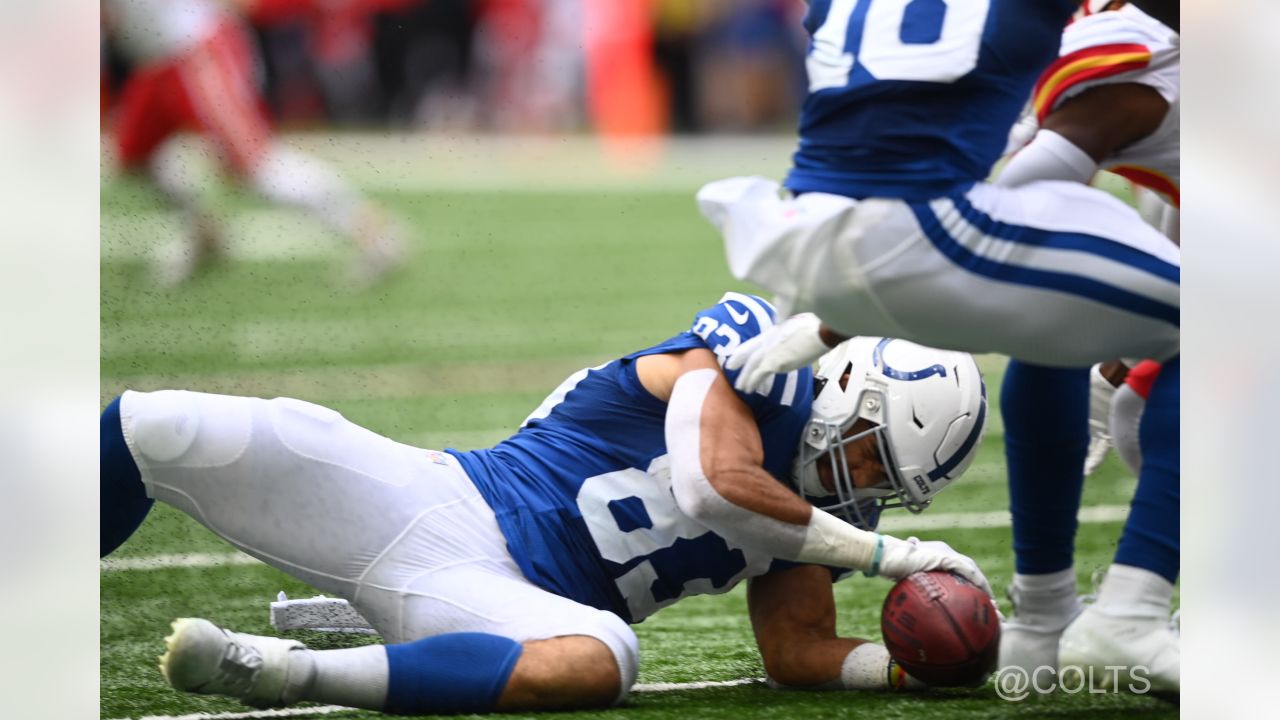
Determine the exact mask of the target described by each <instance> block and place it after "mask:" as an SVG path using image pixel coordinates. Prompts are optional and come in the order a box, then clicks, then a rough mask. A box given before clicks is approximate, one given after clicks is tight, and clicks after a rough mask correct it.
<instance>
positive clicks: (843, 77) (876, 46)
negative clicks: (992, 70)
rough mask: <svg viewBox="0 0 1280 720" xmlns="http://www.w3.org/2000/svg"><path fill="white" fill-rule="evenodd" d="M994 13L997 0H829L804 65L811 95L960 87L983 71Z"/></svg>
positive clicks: (814, 33)
mask: <svg viewBox="0 0 1280 720" xmlns="http://www.w3.org/2000/svg"><path fill="white" fill-rule="evenodd" d="M815 5H817V3H816V2H815ZM990 9H991V0H830V4H829V7H828V8H827V15H826V18H825V19H824V20H823V21H822V25H820V26H819V27H818V28H817V29H816V30H814V32H813V44H812V49H811V50H810V51H809V57H808V58H807V59H806V61H805V67H806V68H807V69H808V72H809V92H817V91H819V90H825V89H828V88H843V87H846V86H853V87H858V86H862V85H867V84H870V83H872V82H875V81H877V80H909V81H917V82H938V83H950V82H955V81H956V80H957V79H959V78H961V77H963V76H964V75H966V74H967V73H969V72H970V71H971V70H973V69H974V68H975V67H977V64H978V52H979V50H980V49H981V46H982V32H983V28H984V27H985V26H986V23H987V13H988V11H989V10H990Z"/></svg>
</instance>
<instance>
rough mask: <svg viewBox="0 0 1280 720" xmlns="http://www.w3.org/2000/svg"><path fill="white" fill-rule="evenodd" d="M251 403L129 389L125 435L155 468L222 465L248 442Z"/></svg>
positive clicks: (124, 403)
mask: <svg viewBox="0 0 1280 720" xmlns="http://www.w3.org/2000/svg"><path fill="white" fill-rule="evenodd" d="M250 402H251V400H250V399H248V398H231V397H223V396H214V395H205V394H202V393H194V392H188V391H185V390H160V391H157V392H149V393H140V392H134V391H128V392H126V393H125V394H124V395H123V396H121V415H122V419H123V425H124V433H125V436H126V437H127V438H129V439H130V441H131V444H132V446H133V448H134V449H135V450H136V452H137V454H139V455H140V456H141V457H140V458H139V459H140V460H143V461H145V462H146V463H147V464H148V465H151V466H160V465H165V464H168V463H173V462H175V461H178V460H179V459H185V460H188V461H198V462H199V464H200V466H202V467H213V466H218V465H223V464H226V463H228V462H231V461H232V460H234V459H235V458H236V457H238V456H239V455H240V454H241V453H242V452H243V451H244V448H245V447H246V446H247V445H248V443H249V440H250V436H251V427H250V425H251V410H250V405H249V403H250Z"/></svg>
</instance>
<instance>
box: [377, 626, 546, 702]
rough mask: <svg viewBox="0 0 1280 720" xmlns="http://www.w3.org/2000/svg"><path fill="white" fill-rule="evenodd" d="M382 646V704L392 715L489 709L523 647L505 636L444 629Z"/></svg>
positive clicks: (503, 686)
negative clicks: (442, 632)
mask: <svg viewBox="0 0 1280 720" xmlns="http://www.w3.org/2000/svg"><path fill="white" fill-rule="evenodd" d="M386 647H387V669H388V671H389V677H388V679H387V705H386V708H384V712H388V713H394V714H397V715H436V714H444V713H487V712H491V711H492V710H493V709H494V707H495V706H496V705H497V703H498V698H499V697H500V696H501V695H502V690H503V689H504V688H505V687H506V686H507V680H508V679H510V677H511V671H512V670H514V669H515V667H516V661H517V660H519V659H520V654H521V653H522V652H524V648H523V647H522V646H521V645H520V643H518V642H516V641H515V640H512V639H510V638H505V637H501V636H499V635H488V634H485V633H450V634H448V635H437V636H435V637H429V638H423V639H421V640H415V641H414V642H410V643H401V644H399V645H388V646H386Z"/></svg>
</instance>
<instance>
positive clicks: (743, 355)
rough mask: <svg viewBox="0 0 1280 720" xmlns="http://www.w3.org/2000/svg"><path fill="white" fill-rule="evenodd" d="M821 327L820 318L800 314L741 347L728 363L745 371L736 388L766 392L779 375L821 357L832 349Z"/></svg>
mask: <svg viewBox="0 0 1280 720" xmlns="http://www.w3.org/2000/svg"><path fill="white" fill-rule="evenodd" d="M821 326H822V321H821V320H819V319H818V316H817V315H814V314H813V313H801V314H799V315H793V316H791V317H789V318H787V319H786V320H783V321H782V322H781V323H780V324H778V325H775V326H773V327H771V328H769V329H768V330H765V331H764V332H762V333H760V334H759V335H757V336H755V337H753V338H751V339H750V340H748V341H746V342H744V343H742V344H741V345H739V346H738V347H737V348H736V349H735V350H734V351H733V352H731V353H729V360H728V362H726V363H725V369H726V370H738V369H739V368H741V370H742V372H741V373H740V374H739V375H738V379H737V380H736V381H735V382H734V383H733V386H734V388H736V389H737V390H738V392H744V393H752V392H759V393H767V392H769V388H770V387H771V386H772V384H773V376H774V375H776V374H777V373H787V372H791V371H792V370H795V369H797V368H802V367H804V366H806V365H809V364H811V363H813V361H814V360H817V359H818V358H820V357H822V355H823V354H825V353H826V352H827V351H828V350H830V349H831V348H829V347H827V344H826V343H824V342H822V338H821V337H819V335H818V328H819V327H821Z"/></svg>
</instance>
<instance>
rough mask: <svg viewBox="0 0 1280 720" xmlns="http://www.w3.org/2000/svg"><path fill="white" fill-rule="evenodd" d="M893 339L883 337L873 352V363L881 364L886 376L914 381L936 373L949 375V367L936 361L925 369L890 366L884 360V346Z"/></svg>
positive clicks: (943, 375)
mask: <svg viewBox="0 0 1280 720" xmlns="http://www.w3.org/2000/svg"><path fill="white" fill-rule="evenodd" d="M893 340H894V339H893V338H884V339H882V340H881V341H880V342H879V344H877V345H876V349H875V350H874V351H872V353H871V362H872V364H873V365H878V366H880V367H881V368H882V370H881V372H883V373H884V374H885V376H886V377H891V378H893V379H894V380H905V381H912V380H923V379H925V378H927V377H933V376H934V375H941V376H942V377H946V376H947V369H946V368H945V367H943V366H941V365H938V364H936V363H935V364H933V365H930V366H929V367H927V368H924V369H923V370H898V369H897V368H892V367H889V363H887V362H885V361H884V348H885V346H886V345H888V344H889V343H891V342H893Z"/></svg>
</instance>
